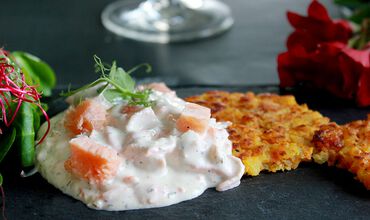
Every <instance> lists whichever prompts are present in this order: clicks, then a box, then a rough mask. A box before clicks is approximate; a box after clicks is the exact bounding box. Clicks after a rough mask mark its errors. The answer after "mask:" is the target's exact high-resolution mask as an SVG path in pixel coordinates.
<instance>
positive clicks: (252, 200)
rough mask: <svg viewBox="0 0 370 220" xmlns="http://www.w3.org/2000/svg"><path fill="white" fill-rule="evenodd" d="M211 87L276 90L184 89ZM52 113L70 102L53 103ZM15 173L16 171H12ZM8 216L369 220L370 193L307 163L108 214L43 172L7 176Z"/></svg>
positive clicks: (338, 104)
mask: <svg viewBox="0 0 370 220" xmlns="http://www.w3.org/2000/svg"><path fill="white" fill-rule="evenodd" d="M212 89H225V90H230V91H248V90H251V91H255V92H275V93H283V94H285V93H289V92H286V91H280V90H279V89H278V88H277V87H276V86H253V87H232V88H227V87H204V86H201V87H199V86H198V87H189V86H187V87H182V88H177V89H176V90H177V91H178V94H179V95H180V96H182V97H184V96H189V95H193V94H198V93H201V92H203V91H208V90H212ZM294 94H295V95H296V97H297V99H298V101H299V102H300V103H307V104H308V105H309V106H310V107H311V108H313V109H315V110H319V111H320V112H322V113H323V114H324V115H326V116H328V117H330V118H332V119H333V120H334V121H337V122H340V123H344V122H348V121H350V120H354V119H361V118H364V117H365V116H366V114H367V112H370V109H369V108H367V109H359V108H356V107H355V105H354V104H353V103H351V102H344V101H342V100H337V99H333V98H331V97H328V96H325V95H320V94H317V95H310V96H308V95H305V93H304V92H302V91H295V92H294ZM51 103H52V104H51V109H50V113H51V114H53V113H56V112H58V111H60V110H62V109H63V108H65V107H66V106H65V105H64V104H63V103H62V102H61V100H60V99H54V100H52V101H51ZM13 173H14V172H13ZM4 188H5V192H6V197H7V205H6V214H7V216H8V219H20V220H21V219H54V220H57V219H149V218H150V219H368V218H369V216H370V208H369V207H370V191H367V190H366V189H365V188H364V187H363V185H362V184H361V183H359V182H357V181H356V180H354V178H353V176H352V175H351V174H350V173H348V172H347V171H345V170H340V169H337V168H332V167H331V168H328V167H326V166H325V165H322V166H319V165H316V164H309V163H306V164H302V165H301V166H299V168H298V169H297V170H294V171H290V172H278V173H275V174H271V173H262V174H261V175H259V176H257V177H244V178H243V179H242V183H241V185H240V186H239V187H237V188H235V189H232V190H229V191H226V192H222V193H220V192H217V191H215V190H214V189H209V190H207V191H206V192H205V193H204V194H203V195H201V196H200V197H198V198H196V199H193V200H191V201H186V202H182V203H180V204H177V205H173V206H169V207H164V208H157V209H146V210H136V211H124V212H107V211H95V210H91V209H89V208H87V207H86V206H85V205H84V204H82V203H81V202H79V201H77V200H74V199H72V198H70V197H68V196H66V195H63V194H62V193H61V192H60V191H58V190H57V189H55V188H54V187H53V186H51V185H49V184H48V183H47V182H46V181H45V180H43V179H42V178H41V177H40V176H39V175H38V174H37V175H35V176H32V177H29V178H25V179H21V178H19V177H16V176H14V174H13V175H12V174H10V173H7V174H5V183H4Z"/></svg>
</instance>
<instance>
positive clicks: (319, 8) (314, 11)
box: [307, 0, 331, 21]
mask: <svg viewBox="0 0 370 220" xmlns="http://www.w3.org/2000/svg"><path fill="white" fill-rule="evenodd" d="M307 13H308V16H309V17H311V18H314V19H317V20H321V21H331V19H330V17H329V14H328V11H327V10H326V8H325V7H324V5H322V4H321V3H320V2H318V1H315V0H313V1H312V2H311V4H310V5H309V6H308V10H307Z"/></svg>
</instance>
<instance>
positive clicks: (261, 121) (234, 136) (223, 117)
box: [186, 91, 329, 176]
mask: <svg viewBox="0 0 370 220" xmlns="http://www.w3.org/2000/svg"><path fill="white" fill-rule="evenodd" d="M186 100H187V101H189V102H193V103H197V104H200V105H203V106H206V107H209V108H210V109H211V111H212V117H214V118H216V119H217V120H218V121H230V122H232V125H231V126H229V128H228V131H229V134H230V140H231V141H232V143H233V154H234V155H235V156H237V157H239V158H240V159H241V160H242V161H243V163H244V165H245V173H246V174H249V175H252V176H256V175H258V174H259V173H260V172H261V171H263V170H266V171H271V172H276V171H278V170H291V169H295V168H297V166H298V165H299V163H300V162H301V161H310V160H311V156H312V153H313V147H314V146H313V143H312V142H311V140H312V137H313V134H314V132H315V131H316V130H318V129H319V127H320V126H321V125H325V124H328V123H329V119H328V118H326V117H323V116H322V115H321V114H320V113H319V112H316V111H312V110H310V109H309V108H308V107H307V105H305V104H304V105H299V104H297V102H296V100H295V98H294V97H293V96H291V95H286V96H279V95H276V94H268V93H265V94H258V95H255V94H254V93H251V92H248V93H229V92H224V91H211V92H206V93H204V94H202V95H199V96H192V97H189V98H187V99H186Z"/></svg>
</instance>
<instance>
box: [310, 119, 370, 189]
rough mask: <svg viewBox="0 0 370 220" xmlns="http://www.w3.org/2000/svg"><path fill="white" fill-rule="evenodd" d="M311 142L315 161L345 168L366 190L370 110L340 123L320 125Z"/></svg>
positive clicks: (369, 179) (369, 173)
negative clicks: (313, 147) (355, 119)
mask: <svg viewBox="0 0 370 220" xmlns="http://www.w3.org/2000/svg"><path fill="white" fill-rule="evenodd" d="M312 142H313V143H314V145H315V149H314V154H313V158H314V160H315V162H317V163H320V164H322V163H325V162H327V163H328V165H329V166H337V167H339V168H343V169H347V170H349V171H350V172H352V173H353V174H355V175H356V178H357V179H358V180H359V181H360V182H362V183H363V184H364V185H365V187H366V188H367V189H368V190H370V114H369V115H368V119H367V120H359V121H354V122H350V123H348V124H345V125H343V126H339V125H337V124H336V123H330V124H328V125H323V126H321V128H320V130H318V131H316V132H315V135H314V137H313V140H312Z"/></svg>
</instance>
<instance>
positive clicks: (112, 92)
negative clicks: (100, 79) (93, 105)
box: [103, 89, 123, 102]
mask: <svg viewBox="0 0 370 220" xmlns="http://www.w3.org/2000/svg"><path fill="white" fill-rule="evenodd" d="M103 95H104V98H106V99H107V100H108V101H109V102H114V101H117V100H118V99H123V98H121V96H122V93H121V92H120V91H118V90H116V89H107V90H105V91H104V92H103Z"/></svg>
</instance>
